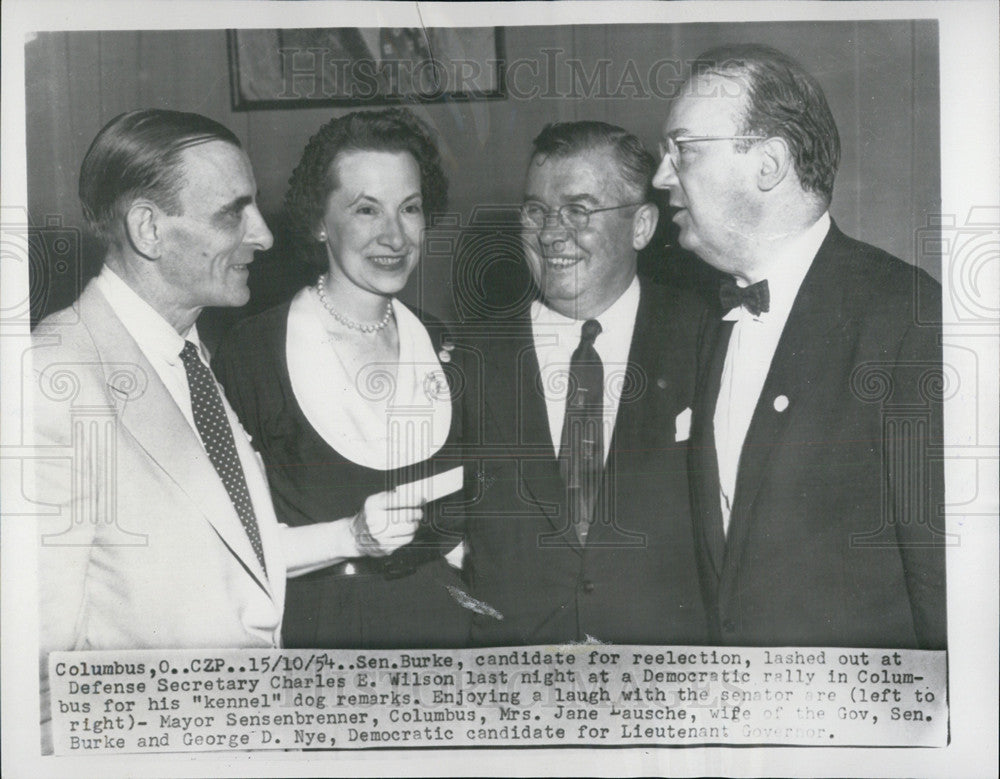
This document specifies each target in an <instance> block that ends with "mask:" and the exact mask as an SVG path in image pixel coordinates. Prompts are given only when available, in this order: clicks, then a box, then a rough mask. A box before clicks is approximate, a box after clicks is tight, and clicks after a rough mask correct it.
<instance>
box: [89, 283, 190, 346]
mask: <svg viewBox="0 0 1000 779" xmlns="http://www.w3.org/2000/svg"><path fill="white" fill-rule="evenodd" d="M96 282H97V284H98V285H99V289H100V290H101V293H102V294H103V295H104V297H105V298H106V299H107V301H108V303H109V304H110V305H111V308H112V309H113V310H114V312H115V314H116V315H117V317H118V318H119V319H120V320H121V322H122V324H123V325H125V329H126V330H128V332H129V335H131V336H132V338H133V339H135V342H136V343H137V344H138V345H139V348H140V349H141V350H142V353H143V354H145V355H146V356H147V357H151V356H156V357H158V358H160V359H162V360H164V361H166V362H167V363H168V364H170V365H176V364H177V363H179V362H180V354H181V350H182V349H183V348H184V342H185V341H190V342H191V343H193V344H194V345H195V347H197V349H198V350H199V352H200V351H201V349H202V346H201V341H200V339H199V338H198V327H197V326H196V325H192V326H191V329H190V330H189V331H188V332H187V334H186V335H183V336H182V335H180V334H179V333H178V332H177V331H176V330H174V328H173V326H172V325H171V324H170V323H169V322H168V321H167V320H166V319H164V318H163V317H162V316H160V314H159V313H157V311H156V309H154V308H153V307H152V306H151V305H149V303H147V302H146V301H145V300H143V298H142V297H141V296H140V295H139V294H138V293H137V292H136V291H135V290H134V289H132V288H131V287H130V286H129V285H128V284H126V283H125V281H124V280H123V279H122V277H121V276H119V275H118V274H117V273H115V272H114V271H113V270H111V268H109V267H108V266H107V265H105V266H103V267H102V268H101V272H100V273H99V274H98V276H97V279H96Z"/></svg>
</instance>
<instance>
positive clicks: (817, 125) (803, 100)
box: [692, 44, 840, 204]
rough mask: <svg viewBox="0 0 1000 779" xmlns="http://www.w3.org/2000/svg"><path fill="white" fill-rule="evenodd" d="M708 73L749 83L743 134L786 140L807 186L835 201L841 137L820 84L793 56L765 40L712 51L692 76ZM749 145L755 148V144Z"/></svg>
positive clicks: (701, 59)
mask: <svg viewBox="0 0 1000 779" xmlns="http://www.w3.org/2000/svg"><path fill="white" fill-rule="evenodd" d="M704 74H707V75H719V76H723V77H725V78H729V79H733V80H734V81H736V82H737V83H738V84H740V85H742V86H743V88H744V89H745V90H746V99H745V101H744V113H743V117H742V127H740V128H739V130H738V132H739V133H741V134H747V135H758V134H759V135H766V136H768V137H780V138H783V139H784V140H785V142H786V143H787V144H788V146H789V148H790V149H791V151H792V156H793V158H794V160H795V172H796V174H798V177H799V181H800V182H801V184H802V188H803V189H805V190H806V191H807V192H815V193H816V194H818V195H820V196H821V197H823V198H824V199H825V200H826V202H827V203H828V204H829V202H830V199H831V198H832V197H833V180H834V177H835V176H836V175H837V166H838V165H839V164H840V135H839V133H838V132H837V124H836V122H834V120H833V113H832V112H831V111H830V106H829V105H828V104H827V102H826V96H825V95H824V94H823V88H822V87H821V86H820V85H819V82H817V81H816V79H814V78H813V77H812V76H810V75H809V74H808V73H807V72H806V71H805V70H804V69H803V68H802V66H801V65H800V64H799V63H798V62H796V61H795V60H793V59H792V58H791V57H789V56H788V55H786V54H783V53H782V52H780V51H778V50H777V49H772V48H771V47H769V46H763V45H760V44H740V45H726V46H719V47H717V48H714V49H711V50H710V51H706V52H705V53H704V54H702V55H700V56H699V57H697V58H696V59H695V62H694V64H693V68H692V77H695V76H698V75H704ZM745 143H746V145H747V147H749V145H751V143H752V142H750V141H748V142H745Z"/></svg>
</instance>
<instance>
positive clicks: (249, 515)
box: [181, 341, 267, 574]
mask: <svg viewBox="0 0 1000 779" xmlns="http://www.w3.org/2000/svg"><path fill="white" fill-rule="evenodd" d="M181 360H183V362H184V370H185V371H186V372H187V380H188V387H189V388H190V390H191V410H192V411H193V412H194V424H195V427H197V428H198V434H199V435H200V436H201V440H202V443H203V444H204V445H205V449H206V451H207V452H208V458H209V459H210V460H211V461H212V465H213V466H215V470H216V473H218V474H219V478H220V479H222V484H223V486H225V488H226V492H228V493H229V499H230V500H231V501H232V502H233V506H234V507H235V508H236V513H237V514H239V517H240V522H242V523H243V527H244V529H245V530H246V531H247V536H248V537H249V538H250V545H251V546H252V547H253V550H254V552H256V553H257V559H258V560H259V561H260V567H261V568H263V569H264V573H265V574H266V573H267V566H265V565H264V547H263V545H262V544H261V542H260V530H259V528H258V527H257V516H256V515H255V514H254V510H253V503H251V502H250V491H249V490H248V489H247V480H246V476H245V475H244V473H243V465H242V464H241V463H240V458H239V455H238V454H236V442H235V440H234V439H233V430H232V428H231V427H230V426H229V419H228V417H227V416H226V410H225V409H224V408H223V406H222V397H221V396H220V395H219V387H218V385H217V384H216V383H215V377H213V376H212V372H211V371H210V370H209V369H208V366H207V365H205V363H203V362H202V361H201V359H200V358H199V357H198V347H196V346H195V345H194V344H193V343H191V342H190V341H185V342H184V348H183V349H182V350H181Z"/></svg>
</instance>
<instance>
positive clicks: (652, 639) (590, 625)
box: [462, 283, 706, 645]
mask: <svg viewBox="0 0 1000 779" xmlns="http://www.w3.org/2000/svg"><path fill="white" fill-rule="evenodd" d="M702 315H703V308H702V306H701V304H700V303H698V302H697V301H695V299H694V298H690V297H688V296H687V295H686V294H682V293H678V292H676V291H671V290H667V289H666V288H663V287H659V286H657V285H654V284H651V283H643V285H642V291H641V296H640V303H639V309H638V314H637V321H636V324H635V330H634V334H633V339H632V344H631V347H630V352H629V358H628V366H627V369H626V371H625V373H626V378H625V381H626V389H625V392H624V395H625V397H624V398H623V400H622V402H621V405H620V407H619V410H618V416H617V419H616V425H615V429H614V433H613V438H612V441H611V454H610V455H609V458H608V465H607V467H606V469H605V476H604V483H603V486H602V494H601V495H600V496H599V498H598V500H599V502H600V501H604V502H605V504H606V506H607V507H608V508H607V511H606V514H605V519H604V521H603V522H601V521H598V522H595V525H594V526H593V528H592V529H591V531H590V535H589V537H588V540H587V544H586V546H585V547H584V548H581V547H580V546H579V544H578V543H577V541H576V535H575V533H574V531H573V529H572V527H570V526H569V523H568V520H567V517H566V511H565V506H564V501H565V497H564V493H565V489H564V486H563V481H562V477H561V475H560V470H559V463H558V461H557V460H556V458H555V454H554V450H553V446H552V439H551V436H550V433H549V426H548V418H547V416H546V408H545V400H544V396H543V394H542V390H541V386H540V383H539V367H538V360H537V358H536V356H535V350H534V345H533V341H532V335H531V325H530V322H529V321H528V319H527V318H526V317H524V318H520V319H517V320H515V321H511V322H507V323H501V324H497V325H491V326H490V329H489V332H484V333H483V334H482V335H480V336H479V337H477V338H471V339H467V340H466V342H465V343H464V344H462V346H463V347H464V349H462V351H463V352H464V354H463V357H464V359H465V363H466V372H465V375H466V378H467V386H466V388H465V391H464V394H463V402H464V414H465V424H466V428H465V437H464V438H465V441H466V443H467V444H468V446H467V455H468V458H469V461H470V462H471V464H470V465H469V466H468V469H469V471H471V478H470V479H469V488H468V491H467V505H466V506H465V513H466V544H467V549H468V557H467V560H466V571H467V575H468V579H469V585H470V591H471V594H472V595H473V596H474V597H475V598H476V599H478V600H481V601H483V602H485V603H487V604H488V605H489V606H490V607H492V608H493V609H495V610H497V611H498V612H499V613H500V614H502V615H503V619H496V618H495V617H493V616H489V615H488V614H477V615H476V616H475V617H474V620H473V631H472V638H473V641H474V643H477V644H481V645H490V644H492V645H509V644H546V643H561V642H568V641H582V640H586V639H587V638H588V637H593V638H596V639H599V640H601V641H609V642H617V643H637V644H643V643H652V644H670V643H686V642H690V643H699V642H703V641H704V639H705V637H706V622H705V615H704V608H703V605H702V600H701V597H700V593H699V589H698V579H697V573H696V565H695V559H694V548H693V538H692V527H691V519H690V513H689V501H688V489H687V472H686V458H685V446H686V443H685V441H679V442H678V441H676V440H675V439H676V431H675V420H676V417H677V415H678V414H680V413H681V412H683V411H684V410H685V409H688V408H689V407H690V405H691V400H692V391H693V388H694V373H695V355H696V348H695V338H696V336H697V332H698V327H699V321H700V318H701V316H702ZM613 372H614V368H613V367H612V368H609V367H608V366H606V368H605V378H606V380H607V379H609V378H610V377H611V374H612V373H613Z"/></svg>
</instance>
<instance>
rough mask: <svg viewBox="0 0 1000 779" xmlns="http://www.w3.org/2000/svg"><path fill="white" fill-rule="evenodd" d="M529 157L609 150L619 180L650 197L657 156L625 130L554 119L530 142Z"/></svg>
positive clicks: (632, 190) (598, 123)
mask: <svg viewBox="0 0 1000 779" xmlns="http://www.w3.org/2000/svg"><path fill="white" fill-rule="evenodd" d="M532 143H533V150H532V154H531V156H532V159H534V158H535V157H537V156H542V157H555V158H557V159H560V158H566V157H572V156H575V155H577V154H585V153H586V152H591V151H605V150H609V151H611V152H612V154H613V155H614V157H615V161H616V162H617V163H618V170H619V173H620V174H621V178H622V182H623V183H624V184H625V185H626V187H627V188H628V189H629V190H630V191H631V192H632V193H633V194H634V195H635V196H636V197H638V198H641V199H642V200H643V201H646V200H649V199H650V197H651V194H652V182H653V173H655V172H656V158H655V157H653V155H652V154H650V153H649V152H648V151H646V147H645V146H643V145H642V141H640V140H639V139H638V138H636V137H635V136H634V135H632V134H631V133H630V132H628V131H627V130H624V129H622V128H621V127H616V126H615V125H613V124H608V123H606V122H596V121H589V120H588V121H581V122H553V123H552V124H548V125H546V126H545V128H544V129H543V130H542V131H541V132H540V133H539V134H538V135H537V136H536V137H535V140H534V141H532Z"/></svg>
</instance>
